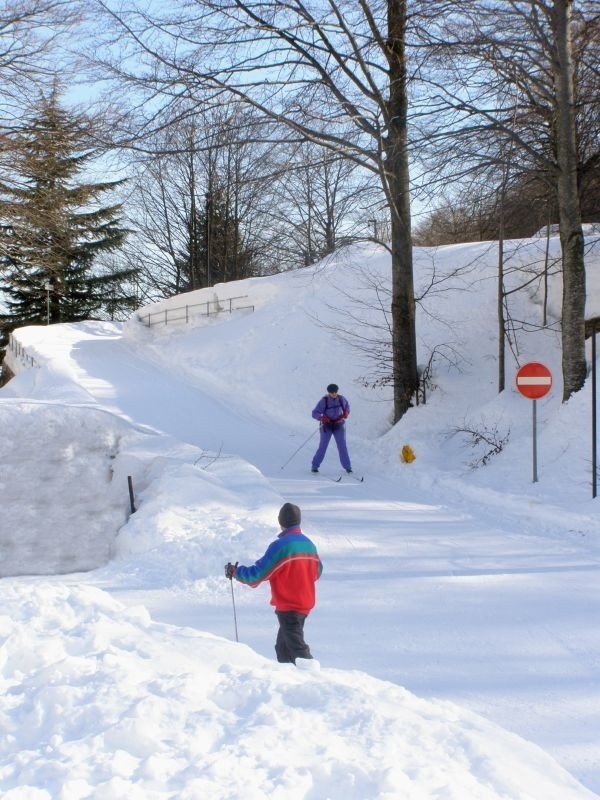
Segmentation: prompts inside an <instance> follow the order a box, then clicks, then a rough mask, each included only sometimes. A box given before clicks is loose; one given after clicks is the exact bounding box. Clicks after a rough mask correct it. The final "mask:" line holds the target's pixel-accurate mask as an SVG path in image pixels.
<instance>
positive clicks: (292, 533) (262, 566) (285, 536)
mask: <svg viewBox="0 0 600 800" xmlns="http://www.w3.org/2000/svg"><path fill="white" fill-rule="evenodd" d="M322 572H323V565H322V564H321V559H320V558H319V554H318V553H317V548H316V547H315V545H314V544H313V543H312V542H311V540H310V539H309V538H308V536H305V535H304V534H303V533H302V531H301V530H300V527H299V526H298V525H295V526H294V527H292V528H287V529H286V530H284V531H282V532H281V533H280V534H279V536H278V537H277V539H276V540H275V541H274V542H272V543H271V544H270V545H269V546H268V548H267V552H266V553H265V554H264V556H263V557H262V558H259V559H258V561H257V562H256V564H253V565H252V566H251V567H243V566H238V567H237V568H236V570H235V578H236V580H238V581H239V582H240V583H245V584H246V585H247V586H252V587H254V586H258V585H259V583H262V582H263V581H269V583H270V584H271V605H272V606H275V609H276V610H277V611H298V612H300V613H301V614H308V613H309V611H310V610H311V609H312V608H314V605H315V581H317V580H319V578H320V577H321V573H322Z"/></svg>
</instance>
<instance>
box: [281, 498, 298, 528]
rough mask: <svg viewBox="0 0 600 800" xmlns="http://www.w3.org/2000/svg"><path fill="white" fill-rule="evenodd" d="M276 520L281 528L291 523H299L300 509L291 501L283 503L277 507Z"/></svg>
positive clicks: (289, 526) (290, 525)
mask: <svg viewBox="0 0 600 800" xmlns="http://www.w3.org/2000/svg"><path fill="white" fill-rule="evenodd" d="M277 520H278V522H279V524H280V525H281V527H282V528H283V530H285V529H286V528H291V527H292V526H293V525H300V509H299V508H298V506H295V505H294V504H293V503H284V504H283V505H282V506H281V508H280V509H279V516H278V517H277Z"/></svg>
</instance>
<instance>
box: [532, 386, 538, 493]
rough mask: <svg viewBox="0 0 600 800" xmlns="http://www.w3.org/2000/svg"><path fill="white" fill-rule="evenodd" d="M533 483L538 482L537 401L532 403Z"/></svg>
mask: <svg viewBox="0 0 600 800" xmlns="http://www.w3.org/2000/svg"><path fill="white" fill-rule="evenodd" d="M533 482H534V483H537V482H538V474H537V400H535V399H534V401H533Z"/></svg>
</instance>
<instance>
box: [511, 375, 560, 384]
mask: <svg viewBox="0 0 600 800" xmlns="http://www.w3.org/2000/svg"><path fill="white" fill-rule="evenodd" d="M517 383H518V384H519V386H547V385H548V384H549V383H552V378H547V377H545V376H543V375H542V376H541V377H539V378H534V377H531V378H527V377H525V378H517Z"/></svg>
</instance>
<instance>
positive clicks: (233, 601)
mask: <svg viewBox="0 0 600 800" xmlns="http://www.w3.org/2000/svg"><path fill="white" fill-rule="evenodd" d="M229 583H230V584H231V602H232V603H233V624H234V626H235V640H236V642H239V639H238V629H237V614H236V613H235V596H234V594H233V578H229Z"/></svg>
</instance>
